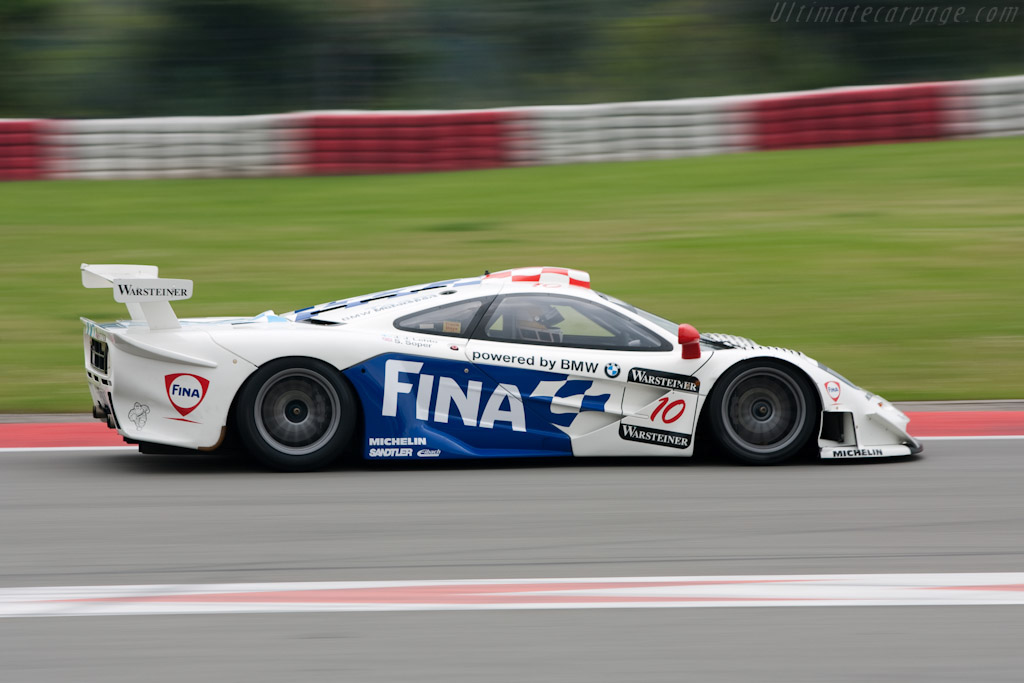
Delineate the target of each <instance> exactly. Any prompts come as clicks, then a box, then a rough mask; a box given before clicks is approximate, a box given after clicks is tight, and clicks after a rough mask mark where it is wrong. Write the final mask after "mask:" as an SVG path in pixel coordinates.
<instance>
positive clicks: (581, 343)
mask: <svg viewBox="0 0 1024 683" xmlns="http://www.w3.org/2000/svg"><path fill="white" fill-rule="evenodd" d="M477 336H478V337H483V338H484V339H491V340H493V341H505V342H515V343H520V344H545V345H551V346H575V347H581V348H593V349H617V350H621V351H668V350H671V348H672V345H671V344H670V343H668V342H667V341H666V340H664V339H662V338H661V337H659V336H658V335H657V334H655V333H654V332H652V331H651V330H648V329H646V328H645V327H644V326H643V325H640V324H639V323H637V322H634V321H633V320H631V319H629V318H627V317H625V316H623V315H622V314H620V313H618V312H616V311H613V310H612V309H610V308H605V307H604V306H601V305H600V304H596V303H593V302H591V301H586V300H583V299H577V298H575V297H568V296H559V295H557V294H511V295H509V296H506V297H504V298H502V299H501V300H500V301H498V303H497V304H496V305H495V306H493V307H492V308H491V311H490V312H489V314H488V315H487V318H486V320H485V321H484V324H483V326H482V329H481V331H480V332H478V333H477Z"/></svg>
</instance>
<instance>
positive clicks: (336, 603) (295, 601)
mask: <svg viewBox="0 0 1024 683" xmlns="http://www.w3.org/2000/svg"><path fill="white" fill-rule="evenodd" d="M918 605H1024V572H1016V573H984V574H823V575H791V576H771V575H768V576H661V577H658V576H643V577H615V578H571V579H505V580H502V579H482V580H468V581H339V582H315V583H240V584H189V585H154V586H144V585H140V586H57V587H37V588H0V617H43V616H51V617H53V616H101V615H106V616H114V615H122V616H123V615H139V614H218V613H220V614H223V613H272V612H383V611H429V610H492V609H607V608H622V607H630V608H654V607H657V608H666V607H810V606H829V607H837V606H918Z"/></svg>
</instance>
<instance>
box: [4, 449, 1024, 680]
mask: <svg viewBox="0 0 1024 683" xmlns="http://www.w3.org/2000/svg"><path fill="white" fill-rule="evenodd" d="M1022 450H1024V441H1022V440H1011V439H989V440H959V441H928V442H927V443H926V451H925V455H924V457H922V458H918V459H912V460H894V461H875V462H871V461H861V462H853V461H839V462H830V463H798V464H795V465H789V466H783V467H773V468H744V467H734V466H731V465H727V464H724V463H722V462H720V461H717V460H715V459H714V458H705V459H701V460H695V461H682V462H679V461H665V460H645V461H642V462H638V461H630V460H615V461H609V460H597V461H595V460H590V461H579V462H568V463H564V464H563V463H557V464H552V463H544V462H541V463H524V462H512V463H507V462H506V463H469V464H447V463H437V462H435V463H423V464H422V465H423V466H420V465H417V464H416V463H409V464H399V463H371V464H365V465H357V466H346V467H340V468H337V469H335V470H333V471H330V472H325V473H318V474H301V475H279V474H272V473H266V472H262V471H258V470H255V469H253V468H251V467H248V466H247V465H244V464H241V463H239V462H236V461H234V460H231V459H226V458H221V457H210V456H195V457H193V456H143V455H138V454H135V453H128V452H125V451H123V450H102V449H101V450H93V451H75V452H18V451H14V452H5V453H2V454H0V515H2V517H0V519H2V522H0V587H3V588H6V587H19V586H21V587H29V586H36V587H43V586H97V585H118V584H160V583H168V584H192V583H232V582H281V581H285V582H293V581H301V582H305V581H365V580H410V579H415V580H429V579H516V578H537V577H541V578H559V577H597V578H600V577H649V576H694V575H703V576H707V575H712V576H721V575H752V574H761V575H765V574H767V575H776V574H850V573H934V572H1019V571H1021V570H1022V568H1024V546H1022V543H1021V542H1022V541H1024V497H1022V496H1021V483H1022V482H1024V453H1022ZM1022 632H1024V605H1000V606H957V607H929V606H914V607H821V606H819V607H774V608H761V607H755V608H748V607H731V608H712V607H708V608H697V609H580V610H558V609H555V610H521V611H451V612H417V611H412V612H374V613H369V612H344V613H311V614H299V613H285V614H227V615H221V614H211V615H187V616H185V615H174V616H152V615H150V616H103V617H85V616H80V617H69V618H12V619H0V680H3V681H5V682H21V681H33V682H35V681H68V680H75V681H104V682H109V681H137V680H143V679H145V680H156V681H182V680H193V681H200V680H222V681H235V680H237V681H243V680H244V681H280V680H295V681H393V680H417V681H467V682H469V681H473V682H476V681H534V680H543V681H555V680H557V681H580V682H583V681H588V682H589V681H617V682H618V681H640V680H643V681H678V680H699V681H740V680H746V681H798V682H799V681H808V682H811V681H814V682H815V683H817V682H819V681H855V680H866V679H868V678H875V679H876V680H900V681H910V680H920V681H994V680H999V681H1019V680H1020V679H1021V677H1022V672H1021V670H1022V668H1024V652H1022V651H1021V649H1020V634H1021V633H1022Z"/></svg>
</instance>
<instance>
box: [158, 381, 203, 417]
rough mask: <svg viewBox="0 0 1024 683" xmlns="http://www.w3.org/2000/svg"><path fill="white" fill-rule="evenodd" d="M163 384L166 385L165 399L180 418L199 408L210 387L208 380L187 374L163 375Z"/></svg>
mask: <svg viewBox="0 0 1024 683" xmlns="http://www.w3.org/2000/svg"><path fill="white" fill-rule="evenodd" d="M164 383H165V384H166V385H167V398H168V399H169V400H170V402H171V405H172V406H174V409H175V410H177V411H178V413H180V414H181V416H182V417H185V416H186V415H188V414H189V413H191V412H192V411H193V410H195V409H196V408H198V407H199V404H200V403H202V402H203V399H204V398H206V389H207V388H208V387H209V386H210V380H208V379H206V378H205V377H200V376H199V375H192V374H189V373H187V372H179V373H177V374H174V375H165V376H164Z"/></svg>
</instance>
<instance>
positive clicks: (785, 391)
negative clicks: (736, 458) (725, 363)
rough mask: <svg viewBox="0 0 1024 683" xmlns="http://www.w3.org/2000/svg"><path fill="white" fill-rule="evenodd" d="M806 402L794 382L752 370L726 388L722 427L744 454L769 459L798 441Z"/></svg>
mask: <svg viewBox="0 0 1024 683" xmlns="http://www.w3.org/2000/svg"><path fill="white" fill-rule="evenodd" d="M806 418H807V402H806V400H805V399H804V395H803V392H802V391H801V390H800V386H799V385H798V384H797V381H796V380H795V379H793V378H792V377H791V376H789V375H788V374H787V373H785V372H783V371H781V370H776V369H774V368H751V369H749V370H747V371H745V372H742V373H740V374H739V375H737V376H736V377H735V378H734V379H733V380H732V381H731V382H730V383H729V386H728V387H726V390H725V400H724V401H723V402H722V423H723V425H724V426H725V429H726V431H727V432H728V433H729V436H731V437H732V438H733V439H734V440H735V441H737V442H738V443H740V444H741V445H742V446H743V447H744V448H746V449H747V450H749V451H751V452H754V453H759V454H763V455H770V454H774V453H777V452H780V451H782V450H785V449H786V448H788V447H789V446H791V445H793V443H794V442H795V441H796V440H797V439H799V438H800V434H801V432H802V428H803V424H804V421H805V420H806Z"/></svg>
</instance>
